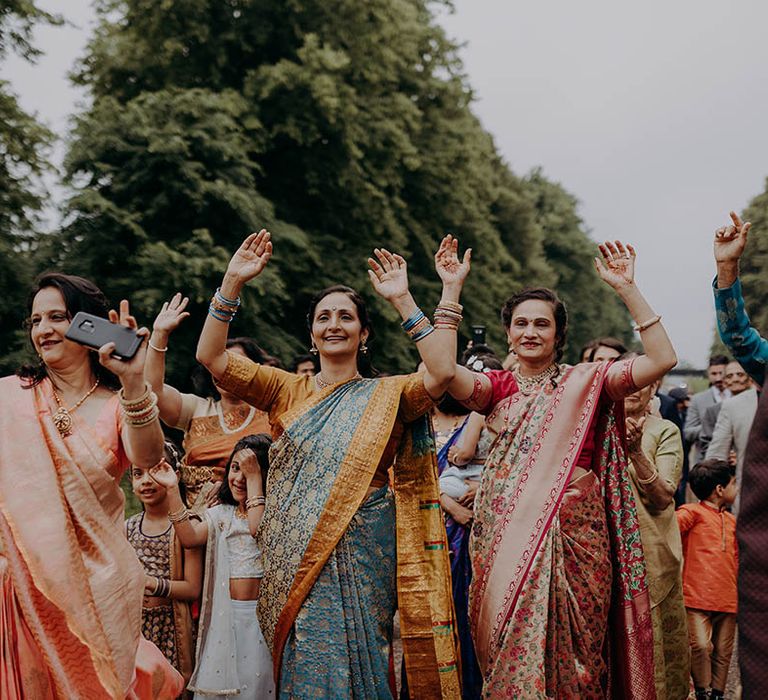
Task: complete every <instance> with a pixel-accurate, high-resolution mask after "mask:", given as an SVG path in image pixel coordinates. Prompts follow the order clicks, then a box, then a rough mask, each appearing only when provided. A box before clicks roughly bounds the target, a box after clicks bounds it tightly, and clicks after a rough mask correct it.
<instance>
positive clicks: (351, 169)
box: [0, 0, 768, 389]
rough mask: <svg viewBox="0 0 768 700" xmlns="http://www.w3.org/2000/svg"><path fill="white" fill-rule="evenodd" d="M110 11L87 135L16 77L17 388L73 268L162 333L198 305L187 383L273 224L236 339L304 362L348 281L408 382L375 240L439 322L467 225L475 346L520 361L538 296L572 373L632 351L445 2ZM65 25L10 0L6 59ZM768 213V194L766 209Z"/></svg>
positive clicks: (409, 353)
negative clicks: (577, 363) (559, 319)
mask: <svg viewBox="0 0 768 700" xmlns="http://www.w3.org/2000/svg"><path fill="white" fill-rule="evenodd" d="M97 6H98V9H99V18H100V21H99V25H98V28H97V30H96V31H95V33H94V35H93V37H92V38H91V41H90V43H89V45H88V48H87V51H86V53H85V55H84V56H83V57H82V60H81V61H80V63H79V64H78V65H77V66H75V67H74V69H73V73H72V79H73V80H74V81H75V82H77V83H78V84H80V85H82V86H84V87H85V88H86V89H87V91H88V94H89V100H88V103H87V106H86V107H85V108H84V111H82V112H81V113H79V114H77V115H75V118H74V119H75V121H74V127H73V129H72V131H71V132H70V133H68V134H56V135H53V134H51V133H50V132H49V131H48V130H47V129H46V128H45V127H44V126H43V125H41V124H40V123H38V121H37V120H36V118H35V117H34V115H29V114H25V113H24V112H23V110H22V109H21V108H20V107H19V105H18V103H17V102H16V98H15V96H14V95H13V94H12V93H11V92H10V91H9V88H8V85H7V84H6V83H0V117H2V118H1V119H0V365H2V367H1V369H2V370H3V371H4V372H5V373H8V372H11V371H13V369H14V368H15V367H16V366H17V365H18V363H19V360H20V358H21V356H22V355H23V354H24V352H26V350H25V346H26V339H25V334H24V332H23V331H21V330H20V329H21V325H22V321H23V317H24V315H25V297H26V289H27V288H28V286H29V284H30V281H31V279H32V278H33V277H34V275H35V274H36V273H38V272H41V271H43V270H45V269H52V268H55V269H59V270H62V271H65V272H69V273H75V274H80V275H84V276H86V277H89V278H91V279H93V280H94V281H95V282H97V284H99V285H100V286H101V287H102V288H103V289H104V291H105V292H106V293H107V295H108V296H109V297H110V299H111V300H112V301H113V303H116V302H117V301H118V300H119V299H121V298H129V299H130V300H131V301H132V303H133V306H134V310H135V312H136V315H137V316H138V317H139V319H140V320H141V321H142V322H144V323H147V324H151V321H152V319H153V317H154V314H155V313H156V312H157V311H158V310H159V307H160V305H161V304H162V302H163V301H164V300H165V299H167V298H168V297H169V296H171V295H172V294H173V293H174V292H175V291H177V290H180V291H182V292H183V293H184V294H186V295H188V296H189V297H190V298H191V309H190V310H191V312H192V317H191V318H190V319H189V320H188V321H187V322H186V323H185V324H184V325H183V326H182V327H181V328H180V329H179V330H178V331H177V332H176V333H175V335H174V336H173V337H172V339H171V345H172V347H171V352H169V353H168V360H169V362H168V375H169V377H168V378H169V381H170V382H171V383H173V384H175V385H176V386H178V387H180V388H182V389H185V388H186V389H188V388H189V387H190V385H189V374H190V371H191V369H192V368H193V366H194V346H195V343H196V339H197V335H198V333H199V330H200V327H201V325H202V321H203V318H204V314H205V313H206V308H207V302H208V299H209V297H210V295H211V293H212V291H213V290H214V289H215V287H216V286H217V283H218V281H219V280H220V278H221V275H222V272H223V270H224V267H225V265H226V261H227V260H228V258H229V255H230V254H231V252H232V251H234V249H235V248H236V247H237V246H238V244H239V243H240V241H241V240H242V239H243V238H244V237H245V235H247V234H248V233H249V232H250V231H253V230H258V229H260V228H262V227H265V228H268V229H269V230H270V231H272V233H273V237H274V246H275V252H274V257H273V259H272V261H271V262H270V265H269V267H268V268H267V271H266V272H265V273H264V274H263V275H262V276H261V277H260V278H259V279H258V280H256V281H255V282H254V283H253V284H251V285H250V286H249V287H248V289H247V290H246V291H245V293H244V299H243V306H242V311H241V313H240V314H239V315H238V317H237V319H236V321H235V323H234V324H233V328H232V333H233V334H234V335H250V336H253V337H254V338H256V339H257V341H258V342H259V344H261V345H262V346H263V347H264V348H265V349H267V351H269V352H270V353H272V354H274V355H276V356H277V357H279V358H281V359H282V361H283V362H284V363H286V364H287V363H288V362H290V360H291V358H292V357H293V356H294V355H296V354H299V353H302V352H305V351H306V349H307V347H308V344H309V343H308V336H307V331H306V319H305V314H306V308H307V305H308V300H309V298H310V297H311V295H312V294H313V293H314V292H315V291H317V290H318V289H320V288H322V287H324V286H326V285H328V284H332V283H337V282H341V283H345V284H349V285H351V286H353V287H355V288H357V289H359V290H360V291H361V292H363V294H364V296H365V297H366V298H367V299H368V300H369V301H370V302H371V304H372V306H373V317H374V319H375V334H376V341H375V344H374V347H373V352H374V355H373V357H374V362H375V364H376V365H377V366H378V367H379V369H382V370H386V371H390V372H396V371H410V370H411V369H412V368H413V367H414V366H415V364H416V353H415V350H414V348H413V347H412V345H411V344H409V341H408V339H407V338H406V336H405V335H404V334H403V333H402V332H401V331H400V328H399V325H398V323H397V319H396V317H395V314H394V312H393V311H392V310H391V309H389V308H388V307H387V305H386V304H383V303H381V302H380V301H379V300H378V299H377V298H376V297H375V295H374V294H373V293H372V290H371V289H370V285H369V283H368V281H367V276H366V258H367V256H368V255H369V254H370V253H371V251H372V249H373V248H374V247H376V246H384V247H387V248H389V249H391V250H395V251H398V252H400V253H401V254H402V255H403V256H404V257H405V258H406V259H407V260H408V262H409V273H410V279H411V285H412V289H413V292H414V296H415V297H416V299H417V301H418V302H419V303H420V304H421V305H422V306H423V308H425V309H430V308H432V307H433V306H434V304H435V303H436V302H437V300H438V297H439V284H438V282H437V278H436V275H435V273H434V270H433V264H432V256H433V254H434V251H435V249H436V247H437V244H438V241H439V240H440V238H441V237H442V236H443V235H444V234H445V233H448V232H450V233H453V234H455V235H457V236H458V237H459V238H460V241H461V244H462V247H470V246H471V247H472V248H473V251H474V256H473V271H472V274H471V277H470V279H469V281H468V283H467V287H466V290H465V293H464V297H463V302H464V304H465V319H466V321H465V324H464V327H463V332H464V338H463V340H464V341H466V340H467V338H468V334H469V327H470V324H484V325H486V326H487V328H488V339H489V343H490V344H491V345H492V346H493V347H494V348H495V349H496V351H497V352H498V353H499V354H500V355H503V354H504V353H505V351H506V342H505V339H504V337H503V333H502V329H501V324H500V322H499V318H498V311H499V308H500V306H501V304H502V302H503V301H504V299H505V298H507V297H508V296H509V295H510V294H511V293H512V292H513V291H514V290H516V289H518V288H520V287H522V286H524V285H546V286H551V287H554V288H556V289H557V290H558V291H559V293H560V294H561V295H562V297H563V299H564V300H565V301H566V303H567V305H568V308H569V311H570V333H569V343H568V347H567V350H566V359H568V360H570V361H573V360H574V359H575V357H576V353H577V352H578V350H579V348H580V346H581V345H582V344H583V343H585V342H586V341H587V340H589V339H590V338H592V337H595V336H599V335H614V336H618V337H619V338H622V339H623V340H626V341H629V340H631V337H632V333H631V324H630V321H629V318H628V315H627V313H626V311H625V310H624V309H623V307H622V305H621V303H620V302H619V301H618V299H617V298H616V297H615V295H614V294H613V293H612V292H611V290H610V289H608V287H606V286H605V285H604V284H602V283H601V282H600V281H599V279H598V278H597V277H596V275H595V273H594V270H593V266H592V265H593V263H592V259H593V257H594V255H595V253H596V246H595V244H594V242H593V241H591V240H590V238H589V235H588V232H587V229H586V227H585V225H584V222H582V221H581V219H580V217H579V214H578V202H577V201H576V200H575V198H574V197H573V196H572V195H570V194H569V193H568V192H567V191H566V190H565V189H564V188H563V187H562V186H561V185H560V184H558V183H555V182H552V181H550V180H548V179H547V178H546V176H545V175H544V174H543V172H542V171H540V170H537V171H534V172H531V173H529V174H528V175H525V176H522V175H520V174H516V173H514V172H512V170H511V169H510V167H509V165H508V164H507V163H505V162H504V160H503V159H502V158H501V157H500V155H499V153H498V151H497V149H496V147H495V145H494V142H493V139H492V138H491V136H490V135H489V134H488V133H487V132H486V131H485V130H484V129H483V127H482V125H481V124H480V122H479V121H478V119H477V118H476V117H475V116H474V114H473V112H472V109H471V106H472V99H473V95H472V89H471V86H470V85H469V84H468V82H467V79H466V76H465V74H464V70H463V66H462V64H461V61H460V60H459V57H458V51H457V48H458V47H457V46H456V45H455V44H454V43H452V42H451V41H450V40H449V39H448V38H447V37H446V35H445V34H444V32H443V30H442V29H441V28H440V26H439V25H438V23H437V21H436V15H435V13H436V12H438V11H442V10H444V9H445V7H446V6H448V7H449V4H448V3H446V2H426V1H423V0H368V1H367V2H365V3H361V2H358V1H357V0H322V2H321V1H319V0H281V1H280V2H275V1H274V0H163V2H157V1H156V0H98V2H97ZM61 21H62V18H60V17H56V16H52V15H50V14H47V13H44V12H42V11H41V10H40V9H39V8H38V7H37V6H36V4H35V2H34V1H33V0H0V58H2V55H5V54H7V52H8V51H15V52H18V53H20V54H21V55H23V56H25V57H26V58H28V59H29V60H34V58H35V55H36V50H35V48H34V47H33V46H32V45H31V43H30V28H31V27H32V26H33V25H34V24H35V23H36V22H48V23H57V22H61ZM54 138H63V139H65V140H66V143H67V156H66V160H65V165H64V172H63V173H61V178H62V185H63V186H64V187H66V188H67V192H68V197H67V200H66V203H65V206H64V208H63V211H61V212H60V222H61V223H60V225H58V226H56V227H55V228H54V230H46V231H43V227H42V226H41V225H40V219H39V214H40V212H41V209H42V207H43V205H44V203H45V201H46V193H45V191H44V189H43V188H42V187H41V181H40V176H41V174H42V173H43V172H44V170H45V169H46V168H47V167H49V166H48V164H47V160H46V158H47V153H48V149H49V147H50V144H51V142H52V140H53V139H54ZM759 199H760V198H758V200H759ZM758 200H756V202H758ZM766 204H768V196H766V195H763V204H762V209H761V210H760V211H762V213H763V216H765V212H766ZM755 206H756V207H758V206H759V205H758V204H755ZM756 218H757V217H756ZM756 223H757V221H756ZM763 230H766V227H763ZM750 258H751V259H752V260H753V261H754V263H755V265H756V266H759V260H758V257H757V256H750ZM756 269H759V267H757V268H756ZM755 277H756V278H757V274H756V273H755ZM745 281H746V277H745ZM755 283H756V284H755V286H757V279H755ZM766 284H768V282H765V281H764V280H763V281H762V286H763V287H765V285H766ZM753 291H754V290H753ZM765 293H766V294H768V288H766V289H765ZM763 312H764V313H768V312H765V311H764V309H763Z"/></svg>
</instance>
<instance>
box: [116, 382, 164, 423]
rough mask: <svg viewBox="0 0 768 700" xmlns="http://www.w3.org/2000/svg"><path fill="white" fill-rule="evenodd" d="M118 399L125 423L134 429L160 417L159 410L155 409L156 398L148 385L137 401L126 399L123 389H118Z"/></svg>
mask: <svg viewBox="0 0 768 700" xmlns="http://www.w3.org/2000/svg"><path fill="white" fill-rule="evenodd" d="M118 397H119V399H120V406H121V407H122V409H123V415H124V416H125V422H126V423H127V424H128V425H131V426H133V427H134V428H142V427H144V426H145V425H149V424H150V423H153V422H154V421H156V420H157V419H158V417H159V416H160V410H159V409H158V408H157V396H156V395H155V392H154V391H152V388H151V387H150V386H149V384H147V385H146V388H145V390H144V393H143V394H142V395H141V396H139V398H138V399H126V398H125V391H124V390H123V389H120V393H119V394H118Z"/></svg>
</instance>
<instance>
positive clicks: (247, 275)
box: [227, 229, 272, 284]
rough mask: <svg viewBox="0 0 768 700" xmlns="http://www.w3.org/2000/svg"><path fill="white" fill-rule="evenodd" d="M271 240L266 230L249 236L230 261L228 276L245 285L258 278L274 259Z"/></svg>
mask: <svg viewBox="0 0 768 700" xmlns="http://www.w3.org/2000/svg"><path fill="white" fill-rule="evenodd" d="M271 238H272V236H271V234H270V233H269V231H267V230H266V229H261V231H259V232H258V233H252V234H251V235H250V236H248V238H246V239H245V240H244V241H243V244H242V245H241V246H240V247H239V248H238V249H237V250H236V251H235V254H234V255H233V256H232V259H231V260H230V261H229V265H228V266H227V274H230V275H233V276H234V277H235V278H236V279H238V280H239V281H240V282H242V283H243V284H245V283H246V282H248V281H249V280H252V279H253V278H254V277H257V276H258V275H259V274H260V273H261V271H262V270H263V269H264V268H265V267H266V265H267V263H268V262H269V259H270V258H271V257H272V240H271Z"/></svg>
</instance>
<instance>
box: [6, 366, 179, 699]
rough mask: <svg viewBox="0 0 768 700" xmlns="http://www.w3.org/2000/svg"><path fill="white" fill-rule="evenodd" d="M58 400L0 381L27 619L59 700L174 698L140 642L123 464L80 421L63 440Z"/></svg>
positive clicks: (18, 588)
mask: <svg viewBox="0 0 768 700" xmlns="http://www.w3.org/2000/svg"><path fill="white" fill-rule="evenodd" d="M52 401H53V397H52V395H51V389H50V384H49V382H48V381H47V380H46V381H44V382H43V383H41V384H39V385H38V386H36V387H34V388H31V389H24V388H22V385H21V383H20V380H19V379H18V378H17V377H6V378H4V379H1V380H0V542H1V543H2V551H0V556H4V557H6V559H7V561H8V569H9V571H10V576H11V581H12V584H13V588H14V591H15V595H16V597H17V599H18V603H19V606H20V609H21V612H22V614H23V618H24V623H25V624H26V626H28V627H29V629H30V631H31V633H32V635H33V637H34V640H35V642H36V643H37V645H38V647H39V650H40V654H41V658H42V659H44V661H45V664H46V665H47V667H48V668H47V671H48V673H49V675H50V678H51V682H52V683H53V685H54V687H55V688H54V691H55V693H56V696H57V697H62V698H94V699H95V698H124V697H137V696H138V697H173V694H172V693H173V692H175V691H176V689H177V688H178V691H179V692H180V690H181V688H182V687H183V683H182V679H181V677H180V676H179V675H178V674H176V672H175V671H172V669H171V667H170V666H169V665H167V664H165V665H164V667H163V666H156V664H155V662H156V661H157V656H158V655H159V654H160V653H159V651H158V650H157V649H156V647H154V646H153V645H151V644H149V643H147V642H146V641H144V642H143V645H142V647H140V629H141V602H142V595H143V589H144V574H143V571H142V568H141V565H140V563H139V561H138V559H137V558H136V555H135V553H134V551H133V549H132V547H131V545H130V544H129V543H128V541H127V539H126V538H125V536H124V532H123V526H122V525H123V504H124V498H123V495H122V491H121V490H120V487H119V484H118V483H117V481H116V479H115V478H114V476H113V474H119V471H120V466H119V465H118V464H117V457H116V455H115V453H114V452H113V451H112V450H111V449H110V448H109V447H108V446H107V445H106V444H105V443H103V442H102V440H101V439H100V437H99V435H97V434H96V433H95V432H94V431H92V430H90V428H89V427H88V426H87V425H85V424H84V423H83V422H82V421H79V420H77V418H76V417H75V416H73V419H75V421H76V422H75V429H74V430H73V432H72V434H71V435H70V436H68V437H67V438H66V439H65V438H63V437H62V436H61V435H60V434H59V433H58V431H57V429H56V428H55V426H54V424H53V421H52V419H51V411H50V405H51V403H52ZM137 652H138V656H137ZM160 657H161V658H162V655H160ZM137 663H138V664H139V666H140V667H141V670H142V671H144V670H149V672H150V673H152V672H153V671H154V669H157V671H158V675H157V677H154V676H153V677H151V678H150V677H146V676H142V675H141V673H139V674H138V675H137V674H136V670H137ZM163 663H164V662H163ZM165 670H167V671H168V672H169V673H170V674H171V675H170V676H167V677H165V676H163V673H162V672H163V671H165ZM174 674H175V675H174ZM166 681H168V682H170V683H171V686H173V689H172V690H170V686H168V685H166ZM163 690H165V691H168V692H167V694H163ZM150 693H151V694H150ZM137 694H138V695H137Z"/></svg>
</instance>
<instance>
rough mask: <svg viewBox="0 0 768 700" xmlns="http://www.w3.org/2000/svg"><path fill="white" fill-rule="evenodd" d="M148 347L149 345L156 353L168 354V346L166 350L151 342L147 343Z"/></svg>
mask: <svg viewBox="0 0 768 700" xmlns="http://www.w3.org/2000/svg"><path fill="white" fill-rule="evenodd" d="M147 345H149V347H151V348H152V349H153V350H154V351H155V352H168V346H167V345H166V346H165V347H164V348H159V347H157V345H155V344H154V343H153V342H152V341H151V340H150V341H148V342H147Z"/></svg>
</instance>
